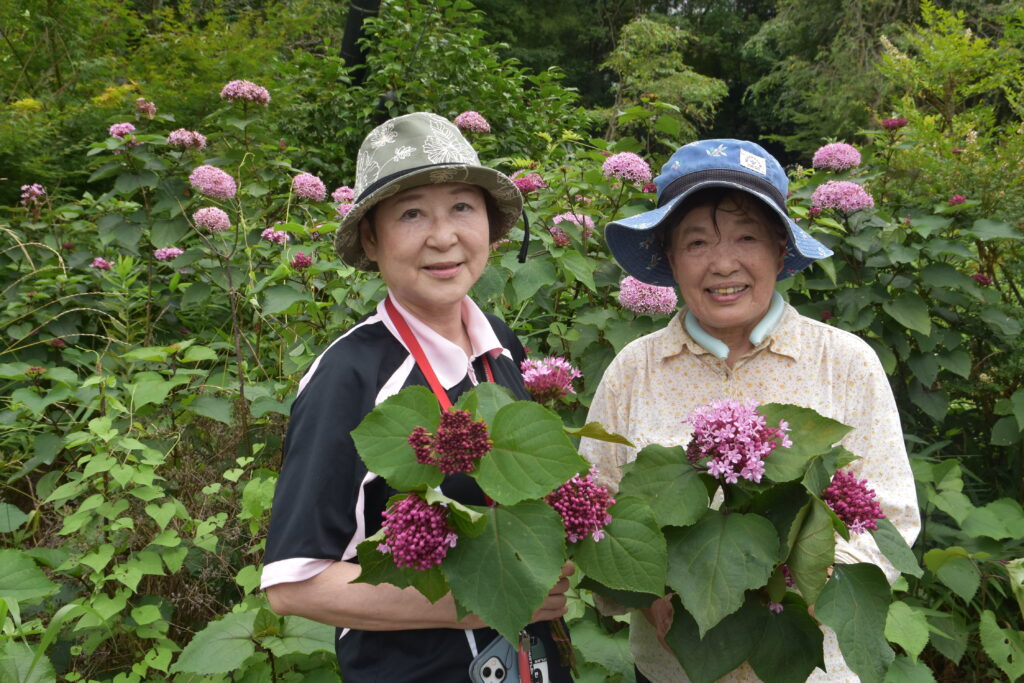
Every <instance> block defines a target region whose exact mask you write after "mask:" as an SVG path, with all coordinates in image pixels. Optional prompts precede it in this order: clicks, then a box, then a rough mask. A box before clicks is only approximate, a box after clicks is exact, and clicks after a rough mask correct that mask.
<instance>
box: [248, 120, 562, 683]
mask: <svg viewBox="0 0 1024 683" xmlns="http://www.w3.org/2000/svg"><path fill="white" fill-rule="evenodd" d="M355 191H356V195H357V199H356V201H355V203H354V204H353V206H352V208H351V210H350V211H349V212H348V214H346V215H345V217H344V218H343V220H342V221H341V225H340V227H339V228H338V232H337V235H336V237H335V249H336V251H337V252H338V255H339V256H340V257H341V260H342V261H343V262H345V263H346V264H348V265H350V266H353V267H355V268H358V269H361V270H366V271H379V272H380V276H381V278H382V279H383V280H384V283H385V285H387V290H388V291H387V296H386V297H385V298H384V299H383V300H382V301H381V302H380V305H379V306H378V307H377V309H376V310H375V311H374V312H372V313H371V314H370V315H368V316H367V317H365V318H364V319H363V320H361V321H360V322H359V323H357V324H356V325H355V326H353V327H352V328H351V329H349V330H348V331H347V332H345V333H344V334H342V335H341V336H340V337H338V338H337V339H336V340H334V342H332V343H331V344H330V346H328V347H327V349H326V350H325V351H324V352H323V353H322V354H320V356H319V357H318V358H317V359H316V360H315V361H314V362H313V365H312V366H311V367H310V368H309V370H308V371H307V372H306V374H305V376H304V377H303V378H302V380H301V381H300V383H299V390H298V396H297V397H296V399H295V402H294V404H293V405H292V411H291V421H290V423H289V426H288V434H287V437H286V439H285V447H284V451H285V457H284V465H283V467H282V471H281V476H280V478H279V480H278V483H277V489H276V491H275V494H274V504H273V511H272V514H271V520H270V530H269V533H268V536H267V552H266V557H265V558H264V568H263V575H262V580H261V585H262V587H263V589H264V590H266V592H267V597H268V599H269V601H270V605H271V607H272V608H273V609H274V611H275V612H278V613H279V614H290V615H299V616H304V617H307V618H309V619H313V620H315V621H319V622H322V623H325V624H330V625H332V626H335V627H337V639H336V641H335V650H336V653H337V657H338V664H339V666H340V668H341V673H342V677H343V678H344V680H345V683H360V682H361V681H362V682H367V683H378V682H379V681H388V683H398V682H402V681H405V682H408V683H413V682H417V683H418V682H421V681H467V682H469V681H474V683H475V682H476V681H478V680H480V677H481V676H483V677H484V678H487V679H490V680H502V679H504V678H506V676H507V675H508V674H510V673H511V672H510V669H514V667H515V666H516V664H515V662H516V661H517V660H516V657H517V655H518V654H520V653H517V652H516V650H515V649H513V648H512V647H511V645H509V644H508V643H507V642H506V641H504V639H501V638H500V636H498V634H497V633H496V632H495V631H493V630H492V629H490V628H487V627H486V624H484V623H482V621H481V620H480V619H479V618H478V617H476V616H475V615H472V614H471V615H468V616H464V617H463V618H461V619H460V618H459V615H457V613H456V608H455V603H454V601H453V600H452V598H451V595H448V596H446V597H444V598H441V599H440V600H438V601H437V602H435V603H431V602H429V601H428V600H427V599H426V598H425V597H423V595H421V594H420V593H419V592H418V591H416V590H415V589H412V588H406V589H400V588H397V587H395V586H392V585H388V584H382V585H377V586H374V585H370V584H366V583H352V581H353V580H354V579H355V578H356V577H358V575H359V565H358V564H357V560H358V558H357V555H356V546H357V545H358V544H359V543H360V542H362V541H363V540H365V539H366V538H368V537H369V536H372V535H373V534H374V533H375V532H376V531H377V530H378V529H380V527H381V522H382V519H381V514H382V513H383V511H384V510H385V508H386V506H387V501H388V498H389V497H390V496H391V495H393V494H394V493H395V491H393V490H391V489H389V487H388V485H387V482H386V481H385V480H384V479H382V478H380V477H378V476H377V475H375V474H373V473H372V472H368V471H367V469H366V467H365V466H364V465H363V462H362V460H361V459H360V458H359V456H358V454H357V453H356V449H355V445H354V444H353V441H352V437H351V435H350V433H351V431H352V430H353V429H354V428H355V427H356V426H358V425H359V423H360V422H361V421H362V419H363V418H364V417H365V416H366V415H367V413H369V412H370V411H371V410H372V409H373V408H374V406H375V405H377V404H378V403H380V402H382V401H384V400H385V399H387V398H388V397H389V396H392V395H394V394H396V393H398V391H400V390H401V389H402V388H404V387H407V386H410V385H421V386H426V387H429V388H430V389H431V390H433V391H434V393H435V395H436V396H437V399H438V404H439V406H442V407H444V406H447V405H451V404H452V403H453V402H455V401H456V400H457V399H458V397H459V395H460V394H462V393H463V392H465V391H468V390H469V389H470V388H472V387H473V386H475V385H476V384H478V383H479V382H486V381H490V382H496V383H498V384H501V385H503V386H505V387H507V388H508V389H509V390H510V391H512V392H513V394H515V395H516V397H517V398H520V399H523V400H528V399H529V395H528V394H527V393H526V391H525V389H524V387H523V381H522V376H521V374H520V370H519V366H520V364H521V363H522V361H523V360H524V356H525V354H524V352H523V347H522V345H521V344H520V343H519V341H518V339H517V338H516V336H515V334H513V333H512V331H511V330H510V329H509V328H508V326H506V325H505V324H504V323H503V322H501V321H500V320H499V319H498V318H496V317H494V316H492V315H488V314H485V313H483V312H482V311H481V310H480V309H479V308H478V307H477V305H476V304H475V303H474V302H473V301H472V300H471V299H470V298H469V297H468V296H467V295H468V293H469V290H470V288H471V287H472V286H473V284H474V283H475V282H476V281H477V279H478V278H479V277H480V275H481V273H482V272H483V270H484V267H485V266H486V265H487V258H488V255H489V254H490V245H491V243H493V242H494V241H496V240H498V239H500V238H501V237H503V236H504V235H505V234H507V233H508V231H509V230H510V229H511V228H512V226H513V225H515V223H516V221H517V220H518V218H519V215H520V213H521V212H522V203H523V200H522V196H521V195H520V193H519V190H518V189H517V188H516V186H515V185H514V184H513V183H512V181H511V180H509V179H508V178H507V177H506V176H505V175H504V174H502V173H500V172H498V171H496V170H494V169H491V168H488V167H486V166H483V165H481V163H480V161H479V159H478V158H477V154H476V152H475V151H474V150H473V148H472V147H471V146H470V144H469V143H468V142H467V141H466V140H465V138H463V136H462V134H461V133H460V132H459V130H458V128H456V127H455V125H453V124H452V123H451V122H450V121H448V120H447V119H444V118H442V117H440V116H437V115H435V114H428V113H415V114H408V115H406V116H400V117H397V118H394V119H391V120H390V121H387V122H385V123H384V124H382V125H381V126H378V127H377V128H375V129H374V130H373V131H372V132H370V134H369V135H367V137H366V139H365V140H364V141H363V144H362V146H361V147H360V149H359V156H358V158H357V162H356V188H355ZM441 490H442V491H443V492H444V493H445V494H446V495H447V496H449V497H450V498H453V499H455V500H458V501H460V502H462V503H467V504H471V505H485V504H486V500H485V496H484V494H483V491H481V490H480V488H479V487H478V486H477V485H476V483H475V481H474V480H473V479H471V478H470V477H468V476H466V475H464V474H459V473H457V474H452V475H448V476H447V477H446V478H445V479H444V481H443V482H442V484H441ZM570 571H571V565H567V566H566V567H565V568H564V569H563V576H562V577H561V579H560V580H559V581H558V583H557V584H556V585H555V586H554V587H553V588H552V589H551V591H550V592H549V594H548V596H547V598H546V599H545V601H544V603H543V604H542V605H541V607H540V608H539V609H538V610H537V611H536V612H535V613H534V619H535V623H533V624H530V625H529V626H528V627H527V629H526V630H527V632H528V633H529V636H530V638H529V641H530V645H529V647H527V646H525V644H524V645H523V647H522V650H523V651H522V653H521V654H522V657H523V659H522V660H519V661H526V662H528V664H526V665H525V666H528V668H529V671H523V672H522V673H523V674H524V675H525V680H532V681H544V682H548V681H550V682H557V683H568V682H569V681H570V680H571V677H570V674H569V672H568V670H567V669H566V668H565V667H564V666H562V665H561V664H560V662H559V657H558V652H557V646H556V644H555V642H554V641H553V640H552V638H551V632H550V629H549V628H548V625H547V624H542V622H544V621H547V620H552V619H558V618H560V617H561V616H562V615H563V614H564V613H565V609H566V601H565V591H566V589H567V588H568V581H567V579H566V576H567V574H568V573H569V572H570ZM471 665H473V671H474V672H475V673H474V674H473V675H472V676H471V673H470V667H471ZM517 679H518V676H517ZM509 680H511V677H510V678H509Z"/></svg>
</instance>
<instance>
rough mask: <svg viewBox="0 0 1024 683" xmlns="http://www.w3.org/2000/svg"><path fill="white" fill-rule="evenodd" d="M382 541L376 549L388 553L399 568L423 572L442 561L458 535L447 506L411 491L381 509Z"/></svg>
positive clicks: (457, 538)
mask: <svg viewBox="0 0 1024 683" xmlns="http://www.w3.org/2000/svg"><path fill="white" fill-rule="evenodd" d="M383 515H384V523H383V524H382V525H381V527H382V528H383V530H384V543H381V544H379V545H378V546H377V550H379V551H380V552H382V553H385V554H389V553H390V555H391V557H392V558H394V560H395V565H396V566H398V567H399V568H401V569H418V570H420V571H426V570H428V569H431V568H433V567H436V566H437V565H439V564H441V562H442V561H443V560H444V558H445V556H447V555H448V549H449V548H454V547H455V544H456V542H457V541H458V540H459V537H458V536H457V535H456V533H455V530H454V529H453V528H452V527H451V525H450V524H449V523H448V509H447V508H446V507H444V506H443V505H440V504H434V505H431V504H429V503H427V501H425V500H423V499H422V498H420V497H419V496H418V495H416V494H415V493H414V494H411V495H409V496H408V497H406V498H403V499H402V500H400V501H398V502H397V503H395V504H393V505H391V506H390V507H389V508H388V509H387V510H385V511H384V513H383Z"/></svg>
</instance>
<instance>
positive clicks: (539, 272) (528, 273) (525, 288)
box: [512, 258, 558, 303]
mask: <svg viewBox="0 0 1024 683" xmlns="http://www.w3.org/2000/svg"><path fill="white" fill-rule="evenodd" d="M557 281H558V274H557V272H555V266H554V264H553V263H552V262H551V261H550V260H549V259H547V258H531V259H529V260H527V262H526V263H524V264H522V265H520V266H518V267H517V268H516V269H515V270H514V271H513V273H512V291H513V292H515V295H516V302H517V303H522V302H524V301H527V300H528V299H530V297H532V296H533V295H534V294H536V293H537V290H538V289H540V288H541V287H544V286H546V285H550V284H551V283H553V282H557Z"/></svg>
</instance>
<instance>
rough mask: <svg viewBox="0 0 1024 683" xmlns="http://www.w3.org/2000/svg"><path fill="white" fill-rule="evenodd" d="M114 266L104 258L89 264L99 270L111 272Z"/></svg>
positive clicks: (97, 258) (96, 259)
mask: <svg viewBox="0 0 1024 683" xmlns="http://www.w3.org/2000/svg"><path fill="white" fill-rule="evenodd" d="M113 265H114V264H113V263H111V262H110V261H108V260H107V259H105V258H103V257H102V256H97V257H96V258H94V259H93V260H92V263H90V264H89V267H90V268H98V269H99V270H110V267H111V266H113Z"/></svg>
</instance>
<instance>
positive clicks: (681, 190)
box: [580, 139, 920, 683]
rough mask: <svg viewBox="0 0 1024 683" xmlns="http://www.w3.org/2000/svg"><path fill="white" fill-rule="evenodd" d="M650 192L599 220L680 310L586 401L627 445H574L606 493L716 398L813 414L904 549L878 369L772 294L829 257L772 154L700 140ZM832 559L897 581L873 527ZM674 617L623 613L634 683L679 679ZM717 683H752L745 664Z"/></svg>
mask: <svg viewBox="0 0 1024 683" xmlns="http://www.w3.org/2000/svg"><path fill="white" fill-rule="evenodd" d="M655 184H656V185H657V188H658V207H657V208H655V209H652V210H651V211H648V212H645V213H641V214H638V215H635V216H631V217H629V218H624V219H622V220H618V221H614V222H612V223H610V224H609V225H608V226H607V228H606V231H605V236H606V239H607V242H608V246H609V248H610V249H611V252H612V254H613V255H614V256H615V259H616V260H617V261H618V262H619V264H620V265H621V266H622V267H623V268H624V269H625V270H626V271H627V272H628V273H629V274H630V275H632V276H634V277H635V278H637V279H638V280H641V281H642V282H646V283H648V284H652V285H659V286H664V287H671V286H676V287H678V289H679V292H680V294H681V295H682V299H683V301H684V303H685V306H684V307H683V308H682V309H681V310H680V311H679V312H678V313H677V314H676V316H675V317H674V318H672V320H671V321H670V322H669V323H668V325H667V326H666V327H665V328H664V329H663V330H661V331H659V332H655V333H653V334H650V335H647V336H645V337H642V338H640V339H638V340H636V341H634V342H633V343H631V344H629V345H628V346H626V347H625V348H624V349H623V350H622V351H621V352H620V353H619V355H618V356H616V357H615V359H614V360H613V361H612V363H611V365H610V366H609V368H608V370H607V371H606V372H605V374H604V377H603V378H602V380H601V384H600V386H599V387H598V389H597V393H596V395H595V397H594V400H593V402H592V404H591V407H590V414H589V417H588V419H589V420H596V421H598V422H600V423H601V424H602V425H604V427H605V428H607V429H608V430H610V431H612V432H617V433H619V434H623V435H625V436H626V437H628V438H629V440H630V441H631V442H632V443H633V444H635V446H636V448H635V449H634V448H631V447H627V446H622V445H618V444H612V443H606V442H599V441H593V440H589V439H584V441H583V443H582V444H581V449H580V450H581V452H582V453H583V454H584V455H586V456H587V458H588V459H589V460H590V461H591V462H592V463H593V464H595V465H596V466H597V468H598V471H599V472H601V473H602V475H603V476H604V477H605V481H604V483H606V484H609V485H611V486H612V487H613V488H614V487H616V486H617V483H618V480H619V478H620V477H621V467H622V466H623V465H625V464H626V463H627V462H630V461H631V460H633V459H634V458H635V457H636V452H637V450H639V449H642V448H643V447H644V446H646V445H648V444H662V445H667V446H673V445H682V446H685V445H686V444H687V442H688V441H689V439H690V434H691V428H690V427H688V426H687V425H686V424H684V423H683V420H684V419H685V418H687V417H688V416H689V415H690V413H692V412H693V410H694V409H695V408H697V407H700V406H702V405H705V404H707V403H710V402H711V401H713V400H716V399H725V398H729V399H737V400H753V401H756V402H758V403H768V402H778V403H793V404H797V405H801V406H804V407H808V408H812V409H814V410H816V411H818V412H819V413H821V414H823V415H826V416H828V417H831V418H834V419H836V420H839V421H841V422H844V423H845V424H847V425H850V426H852V427H854V429H853V431H852V432H851V433H850V434H849V435H847V437H846V438H844V439H843V441H842V444H843V445H844V446H845V447H846V448H847V449H849V450H850V451H852V452H853V453H854V454H855V455H858V456H860V459H859V460H857V461H856V462H855V463H854V464H853V465H852V466H851V468H852V469H853V471H854V472H855V473H856V475H857V477H858V478H860V479H867V480H868V483H869V485H870V486H871V487H872V488H874V489H875V491H876V493H877V495H878V499H879V502H880V503H881V506H882V510H883V511H884V512H885V515H886V517H888V518H889V519H890V520H891V521H892V522H893V524H895V526H896V527H897V528H898V529H899V530H900V532H901V533H902V535H903V536H904V538H906V540H907V542H908V543H913V541H914V538H915V537H916V536H917V533H918V530H919V528H920V518H919V512H918V508H917V496H916V494H915V489H914V478H913V476H912V474H911V471H910V464H909V462H908V460H907V454H906V451H905V449H904V445H903V432H902V429H901V428H900V422H899V415H898V413H897V410H896V404H895V401H894V400H893V396H892V391H891V389H890V387H889V384H888V381H887V379H886V376H885V372H884V371H883V369H882V366H881V363H880V362H879V360H878V358H877V356H876V355H875V353H874V351H873V350H872V349H871V347H870V346H868V344H867V343H865V342H864V341H863V340H861V339H860V338H858V337H856V336H855V335H853V334H850V333H849V332H845V331H843V330H840V329H838V328H835V327H831V326H829V325H826V324H824V323H822V322H818V321H816V320H811V319H809V318H807V317H805V316H803V315H801V314H799V313H798V312H797V311H796V310H795V309H794V308H793V307H792V306H790V305H789V304H787V303H786V302H785V301H784V299H783V298H782V296H781V294H779V293H778V292H777V291H776V290H775V283H776V282H777V281H778V280H782V279H785V278H787V277H789V276H791V275H793V274H794V273H797V272H798V271H800V270H802V269H803V268H806V267H807V266H808V265H810V264H811V263H813V262H814V261H815V260H817V259H819V258H824V257H827V256H830V255H831V252H830V251H829V250H828V249H827V248H826V247H825V246H824V245H822V244H821V243H820V242H818V241H817V240H816V239H814V238H813V237H811V236H810V235H809V234H808V233H807V232H806V231H804V230H803V229H802V228H801V227H800V226H799V225H797V224H796V223H795V222H794V221H793V220H792V219H791V218H790V216H789V212H788V209H787V206H786V198H787V195H788V185H789V181H788V179H787V177H786V173H785V171H784V170H783V169H782V167H781V166H780V165H779V163H778V161H776V160H775V158H774V157H772V156H771V155H770V154H769V153H768V152H766V151H765V150H764V149H763V148H762V147H760V146H759V145H756V144H754V143H752V142H747V141H744V140H731V139H722V140H702V141H698V142H694V143H691V144H688V145H685V146H683V147H681V148H680V149H678V150H677V151H676V153H675V154H674V155H673V156H672V157H671V158H670V159H669V161H668V162H667V163H666V164H665V166H664V167H663V168H662V172H661V175H660V176H658V177H657V178H656V179H655ZM836 556H837V557H838V558H840V559H842V560H843V561H846V562H872V563H875V564H877V565H878V566H880V567H881V568H882V569H883V570H884V571H886V573H887V574H888V576H889V578H890V580H895V578H896V576H898V572H896V570H895V569H894V568H893V567H892V565H891V564H890V563H889V561H888V560H887V559H886V558H885V557H884V556H883V555H882V554H881V552H880V551H879V550H878V548H877V546H876V545H875V543H874V540H873V539H872V537H871V535H870V534H860V535H858V536H855V537H854V538H853V539H852V540H851V541H844V540H842V539H838V543H837V549H836ZM671 609H672V608H671V606H670V604H669V603H668V602H667V601H661V602H659V603H656V604H655V606H654V607H653V608H652V609H649V610H646V611H645V612H644V613H643V614H642V615H641V613H639V612H638V613H636V614H635V616H634V618H633V619H632V622H631V631H630V642H631V646H632V649H633V654H634V658H635V661H636V665H637V669H638V674H639V675H638V680H640V681H643V680H645V679H647V680H652V681H658V683H665V682H668V681H686V680H687V678H686V675H685V673H684V672H683V670H682V668H681V667H680V665H679V663H678V662H677V661H676V659H675V657H674V655H672V654H671V653H670V652H669V651H668V648H667V647H665V646H664V645H663V643H664V640H663V636H664V634H665V632H666V631H667V629H668V627H669V625H670V623H671V617H672V615H671ZM825 666H826V669H827V670H826V671H822V670H820V669H816V670H815V672H814V674H813V675H812V676H811V678H810V680H815V681H825V680H827V681H851V682H852V681H856V680H857V677H856V676H855V675H854V674H853V673H852V672H851V671H850V670H849V669H848V668H847V667H846V664H845V662H844V661H843V658H842V654H841V653H840V651H839V648H838V646H837V644H836V639H835V634H834V633H833V632H831V631H830V630H826V633H825ZM722 680H724V681H756V680H757V677H756V675H755V674H754V672H753V671H752V670H751V669H750V667H749V666H748V665H746V664H744V665H743V666H742V667H740V668H739V669H737V670H735V671H734V672H732V673H731V674H729V675H727V676H726V677H725V678H723V679H722Z"/></svg>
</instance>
